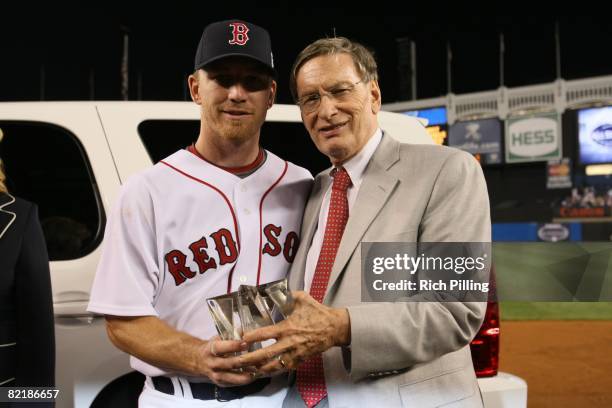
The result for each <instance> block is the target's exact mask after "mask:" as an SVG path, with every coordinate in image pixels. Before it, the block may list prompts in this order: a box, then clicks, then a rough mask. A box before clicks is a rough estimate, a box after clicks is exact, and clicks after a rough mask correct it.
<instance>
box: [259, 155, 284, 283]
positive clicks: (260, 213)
mask: <svg viewBox="0 0 612 408" xmlns="http://www.w3.org/2000/svg"><path fill="white" fill-rule="evenodd" d="M287 167H288V164H287V162H286V161H285V168H284V169H283V173H282V174H281V175H280V177H279V178H278V180H276V181H275V182H274V184H272V185H271V186H270V188H269V189H268V190H267V191H266V192H265V193H264V195H263V196H261V201H260V202H259V264H258V265H257V284H258V285H259V275H260V274H261V257H262V255H263V248H262V247H261V244H262V240H263V237H262V230H263V225H262V224H263V202H264V200H265V199H266V196H267V195H268V193H269V192H270V191H272V189H274V187H276V185H277V184H278V183H280V181H281V180H282V179H283V177H285V174H286V173H287Z"/></svg>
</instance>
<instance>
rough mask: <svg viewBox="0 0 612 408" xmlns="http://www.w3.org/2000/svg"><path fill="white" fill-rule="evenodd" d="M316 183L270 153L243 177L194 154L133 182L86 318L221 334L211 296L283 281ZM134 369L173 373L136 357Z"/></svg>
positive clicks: (124, 192)
mask: <svg viewBox="0 0 612 408" xmlns="http://www.w3.org/2000/svg"><path fill="white" fill-rule="evenodd" d="M311 183H312V176H311V174H310V173H309V172H308V171H307V170H306V169H303V168H301V167H298V166H295V165H294V164H291V163H288V162H286V161H284V160H281V159H280V158H279V157H277V156H276V155H274V154H272V153H270V152H267V158H266V161H265V162H264V163H263V164H262V165H261V167H259V168H258V169H257V170H256V171H255V172H253V173H252V174H250V175H248V176H247V177H245V178H240V177H238V176H236V175H234V174H232V173H230V172H228V171H225V170H223V169H221V168H218V167H216V166H214V165H213V164H211V163H208V162H206V161H205V160H203V159H201V158H199V157H197V156H196V155H195V154H193V153H190V152H188V151H187V150H181V151H178V152H176V153H174V154H173V155H171V156H169V157H167V158H166V159H164V160H162V161H161V162H159V163H157V164H156V165H155V166H153V167H152V168H150V169H147V170H145V171H144V172H142V173H140V174H138V175H135V176H133V177H131V178H130V180H129V181H128V182H127V183H126V184H125V185H124V186H123V187H122V189H121V193H120V195H119V199H118V200H117V203H116V204H115V206H114V208H113V212H112V214H111V216H110V217H109V220H108V223H107V226H106V232H105V242H104V249H103V253H102V258H101V260H100V263H99V265H98V270H97V273H96V277H95V280H94V284H93V288H92V291H91V298H90V303H89V307H88V310H89V311H92V312H96V313H102V314H109V315H117V316H157V317H159V318H160V319H162V320H163V321H165V322H166V323H168V324H169V325H170V326H172V327H174V328H176V329H177V330H180V331H183V332H186V333H189V334H191V335H193V336H195V337H199V338H201V339H208V338H210V337H212V336H215V335H216V334H217V332H216V329H215V326H214V323H213V321H212V318H211V316H210V313H209V311H208V306H207V304H206V301H205V299H206V298H209V297H212V296H217V295H221V294H224V293H228V292H230V291H235V290H237V289H238V286H240V285H241V284H248V285H256V284H258V283H266V282H270V281H273V280H277V279H282V278H283V277H285V276H286V274H287V271H288V268H289V266H290V264H291V262H292V261H293V257H294V256H295V253H296V251H297V248H298V243H299V233H300V226H301V221H302V213H303V210H304V205H305V202H306V198H307V195H308V193H309V191H310V187H311ZM131 365H132V367H133V368H134V369H135V370H138V371H140V372H142V373H143V374H145V375H149V376H157V375H164V374H168V372H166V371H164V370H161V369H159V368H157V367H154V366H151V365H149V364H147V363H145V362H144V361H141V360H139V359H137V358H135V357H131Z"/></svg>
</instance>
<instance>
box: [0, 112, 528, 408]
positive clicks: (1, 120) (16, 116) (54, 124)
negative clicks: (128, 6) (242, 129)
mask: <svg viewBox="0 0 612 408" xmlns="http://www.w3.org/2000/svg"><path fill="white" fill-rule="evenodd" d="M379 120H380V124H381V127H382V128H383V129H385V130H387V131H388V132H389V133H390V134H391V135H393V136H394V137H396V138H398V139H400V140H401V141H403V142H409V143H432V141H431V139H430V138H429V136H428V134H427V132H426V131H425V129H424V127H423V126H422V125H421V124H420V123H419V122H418V121H417V120H416V119H414V118H410V117H407V116H404V115H400V114H395V113H389V112H381V113H380V115H379ZM0 128H2V130H3V131H4V135H5V140H4V142H3V150H4V153H5V163H6V170H7V175H8V182H9V189H11V190H12V192H14V193H15V194H16V195H18V196H21V197H23V198H25V199H28V200H31V201H33V202H35V203H37V204H38V206H39V213H40V217H41V222H42V225H43V231H44V232H45V238H46V240H47V246H48V249H49V255H50V258H51V280H52V285H53V301H54V308H55V335H56V344H57V356H56V361H57V363H56V364H57V365H56V367H57V368H56V383H57V387H58V388H59V389H60V393H59V397H58V400H57V406H58V407H71V406H76V407H88V406H95V407H102V406H118V405H117V402H116V400H117V399H120V398H123V397H126V398H130V397H131V398H133V397H134V396H135V395H137V394H138V393H139V392H140V388H141V387H142V379H141V377H140V376H139V374H137V373H131V369H130V367H129V365H128V358H127V356H126V355H125V354H124V353H122V352H120V351H119V350H117V349H116V348H115V347H114V346H113V345H112V344H111V343H110V342H109V340H108V339H107V336H106V331H105V328H104V319H103V318H102V317H100V316H94V315H92V314H90V313H88V312H86V310H85V309H86V306H87V303H88V301H89V291H90V287H91V284H92V281H93V277H94V273H95V270H96V265H97V263H98V259H99V257H100V244H101V242H102V240H103V232H104V225H105V220H106V218H105V214H107V213H108V212H109V210H110V208H111V206H112V203H113V201H114V200H115V199H116V197H117V193H118V190H119V187H120V185H121V184H122V183H123V182H125V180H126V179H127V178H128V177H129V176H130V175H132V174H133V173H135V172H137V171H140V170H142V169H143V168H145V167H147V166H151V164H152V163H154V162H157V161H158V160H160V159H161V158H163V157H166V156H167V155H169V154H170V153H172V152H174V151H176V150H178V149H179V148H182V147H185V146H187V145H188V144H190V143H191V142H192V141H193V140H194V139H195V138H196V136H197V134H198V132H199V111H198V107H197V105H195V104H193V103H191V102H24V103H0ZM262 144H263V146H264V147H266V148H267V149H269V150H271V151H273V152H275V153H277V154H278V155H279V156H281V157H283V158H285V159H287V160H290V161H292V162H294V163H296V164H298V165H300V166H303V167H306V168H308V169H310V170H311V172H312V173H313V174H316V173H318V172H319V171H320V170H322V169H324V168H326V167H328V161H327V158H326V157H324V156H323V155H321V154H320V153H319V152H318V151H317V150H316V148H315V147H314V145H313V144H312V142H311V141H310V138H309V136H308V134H307V133H306V131H305V129H304V127H303V126H302V124H301V122H300V116H299V111H298V109H297V107H295V106H288V105H275V106H274V107H273V108H272V109H271V110H270V112H269V113H268V117H267V120H266V124H265V125H264V130H263V131H262ZM492 306H495V305H492ZM494 312H495V309H494V308H490V310H489V313H488V314H487V320H486V321H485V325H484V326H483V330H481V333H480V335H479V337H478V338H477V339H476V340H475V344H474V345H473V348H472V352H473V356H474V362H475V367H476V369H477V371H478V372H479V373H480V374H481V375H484V376H487V377H486V378H484V377H483V378H479V383H480V387H481V389H482V391H483V396H484V399H485V405H486V406H487V407H525V406H526V404H527V385H526V383H525V382H524V381H523V380H522V379H520V378H518V377H516V376H512V375H510V374H504V373H497V353H498V347H497V341H498V333H499V332H498V320H497V318H496V316H495V313H494ZM476 343H477V344H476ZM128 373H129V374H128Z"/></svg>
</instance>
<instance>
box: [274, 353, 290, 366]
mask: <svg viewBox="0 0 612 408" xmlns="http://www.w3.org/2000/svg"><path fill="white" fill-rule="evenodd" d="M276 359H277V360H278V362H279V363H280V365H282V366H283V368H287V363H285V360H283V356H282V355H280V354H279V355H278V356H276Z"/></svg>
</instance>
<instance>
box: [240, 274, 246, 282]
mask: <svg viewBox="0 0 612 408" xmlns="http://www.w3.org/2000/svg"><path fill="white" fill-rule="evenodd" d="M246 281H247V277H246V276H244V275H240V282H241V283H245V282H246Z"/></svg>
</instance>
